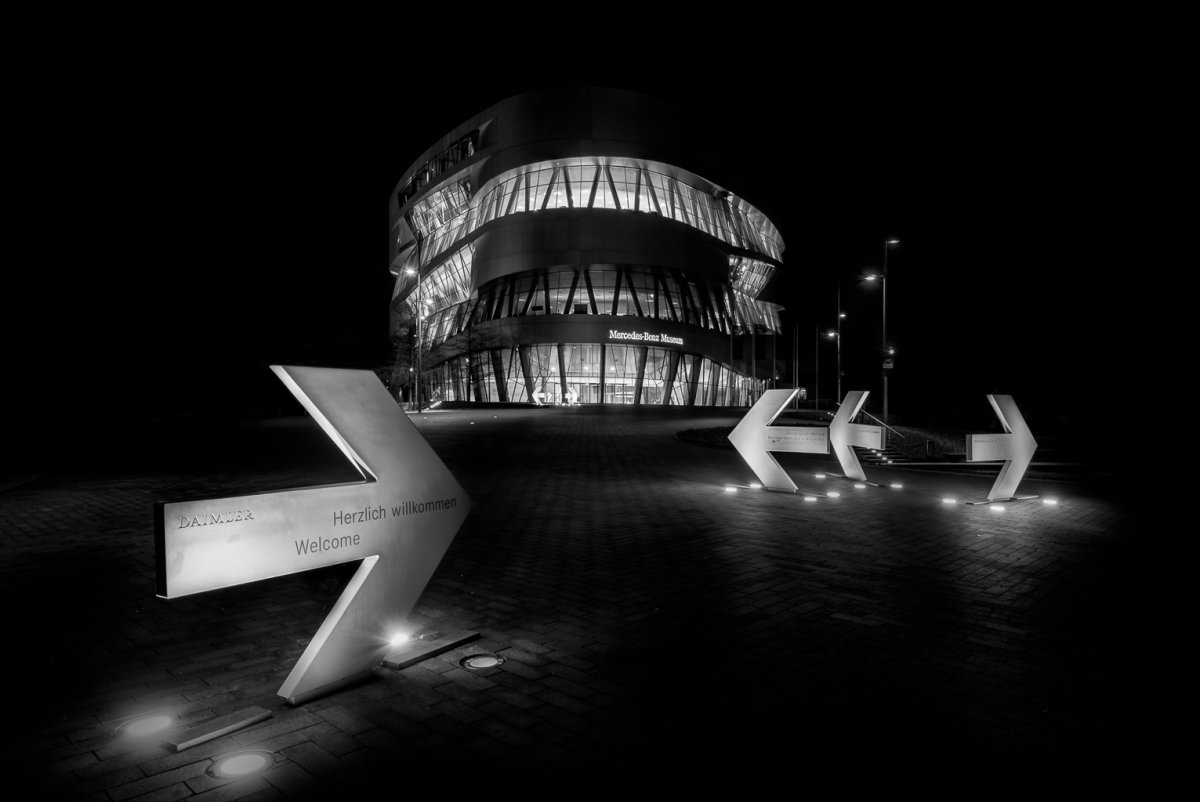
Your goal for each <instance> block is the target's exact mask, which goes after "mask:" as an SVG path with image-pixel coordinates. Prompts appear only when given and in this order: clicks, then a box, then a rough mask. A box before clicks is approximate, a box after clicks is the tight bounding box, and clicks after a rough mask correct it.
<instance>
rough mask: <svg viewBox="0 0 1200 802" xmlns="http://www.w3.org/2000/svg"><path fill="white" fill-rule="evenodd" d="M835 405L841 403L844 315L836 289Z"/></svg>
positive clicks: (838, 291) (839, 293)
mask: <svg viewBox="0 0 1200 802" xmlns="http://www.w3.org/2000/svg"><path fill="white" fill-rule="evenodd" d="M837 305H838V316H837V399H836V402H837V403H839V404H840V403H842V320H843V319H844V318H845V317H846V313H845V312H843V311H842V288H841V287H838V288H837Z"/></svg>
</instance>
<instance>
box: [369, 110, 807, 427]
mask: <svg viewBox="0 0 1200 802" xmlns="http://www.w3.org/2000/svg"><path fill="white" fill-rule="evenodd" d="M526 123H527V124H528V125H531V126H533V127H534V128H536V124H535V123H529V121H526ZM493 124H494V119H493V120H484V121H482V122H480V123H478V124H476V125H474V126H473V127H471V126H468V127H467V128H463V129H459V130H460V131H463V132H465V133H461V134H457V135H455V136H456V137H457V139H454V140H453V144H451V145H450V146H449V147H448V148H445V149H444V150H443V151H442V152H441V153H440V154H439V155H437V156H435V157H434V159H433V160H432V161H428V162H425V163H424V164H423V165H421V166H419V167H416V168H414V172H412V173H410V175H411V176H412V177H411V178H410V179H409V180H408V181H407V182H406V183H405V184H404V185H403V186H402V187H400V188H398V189H397V193H396V198H395V202H394V205H393V209H394V211H393V220H392V230H393V242H392V251H393V253H394V254H395V256H394V258H393V261H392V272H393V274H394V275H395V276H396V284H395V288H394V291H393V297H392V314H393V323H392V326H393V336H394V337H396V338H397V339H398V341H399V340H400V339H402V338H404V337H406V336H411V334H410V332H413V331H414V330H415V329H416V327H415V326H413V323H414V321H416V320H419V321H420V326H419V329H420V331H419V334H418V335H417V336H416V337H414V338H413V339H414V340H415V341H419V343H420V361H421V364H422V369H421V373H423V374H424V376H425V387H426V390H425V396H426V397H427V398H428V399H429V400H435V399H444V400H473V401H505V402H531V401H536V402H539V403H556V402H557V403H561V402H570V403H582V404H589V403H627V404H673V405H693V404H699V405H744V404H748V403H750V402H751V399H752V397H753V395H754V394H755V393H756V392H757V391H758V390H760V389H761V387H762V385H763V382H761V381H756V380H755V379H754V378H753V373H754V371H753V367H752V365H753V357H752V356H751V357H750V359H749V360H746V359H744V358H743V360H742V365H740V366H739V365H736V364H735V362H734V348H733V342H734V337H735V336H737V335H744V334H753V333H762V334H770V333H778V331H779V328H780V326H779V311H780V308H779V307H778V306H777V305H775V304H772V303H769V302H766V301H763V300H760V298H759V296H760V295H761V293H762V292H763V290H764V289H765V288H766V286H767V285H768V284H769V282H770V281H771V278H772V276H773V275H774V272H775V271H776V270H777V269H778V267H779V265H780V260H781V258H782V253H783V242H782V239H781V238H780V236H779V232H778V231H777V230H776V228H775V226H774V225H773V224H772V223H771V222H770V220H768V219H767V218H766V216H764V215H763V214H762V213H761V212H759V211H758V210H757V209H755V208H754V207H753V206H751V205H750V204H749V203H747V202H746V201H744V200H743V199H741V198H739V197H737V196H735V195H733V194H731V193H730V192H727V191H725V190H722V189H720V188H718V187H716V186H714V185H713V184H711V183H710V182H708V181H706V180H705V179H703V178H700V177H699V176H696V175H694V174H692V173H689V172H687V171H686V170H683V169H680V168H678V167H675V166H673V165H670V164H666V163H663V162H660V161H653V160H646V159H635V158H630V157H626V156H612V157H608V156H596V155H577V156H569V157H565V158H554V159H543V160H540V161H538V160H530V161H528V162H527V163H524V164H521V165H520V166H516V167H512V168H509V169H503V170H502V171H501V172H500V173H498V174H496V175H493V176H490V177H488V176H486V175H484V170H483V168H482V165H486V164H487V162H488V160H489V158H490V157H491V156H493V155H494V154H496V153H497V152H506V151H505V149H506V148H515V149H517V152H520V153H521V154H522V155H524V154H526V153H529V154H534V153H536V152H537V151H538V149H546V148H548V147H550V146H548V145H545V144H544V143H543V142H542V141H541V140H539V139H538V138H537V137H536V136H535V135H534V134H532V133H531V132H530V130H526V129H520V133H521V135H522V136H524V137H525V139H521V138H520V137H516V141H513V142H508V141H506V140H505V137H504V136H503V133H504V132H503V129H500V132H499V133H497V129H496V128H495V127H493ZM481 131H488V132H489V133H487V134H481V133H480V132H481ZM655 133H656V132H648V133H647V136H654V135H655ZM581 137H582V138H581V139H580V141H579V143H578V145H579V146H580V148H583V147H586V146H587V143H588V142H590V141H591V140H589V139H587V138H586V136H585V135H583V133H582V132H581ZM593 144H594V143H593ZM563 147H564V143H563V142H561V141H556V142H555V144H554V145H553V148H554V149H555V150H562V149H563ZM501 161H504V162H505V163H509V164H511V163H512V162H513V161H516V159H514V158H512V157H511V153H509V155H507V156H506V158H504V159H502V160H501ZM475 181H478V182H479V185H478V186H474V183H473V182H475ZM556 210H575V212H574V214H570V215H561V214H556V213H555V212H556ZM590 211H595V212H596V215H595V217H594V218H593V217H591V216H590V215H589V212H590ZM613 215H616V216H615V217H614V216H613ZM623 215H629V216H630V217H629V218H628V220H629V223H628V224H626V223H621V222H620V221H621V220H622V219H625V218H623V217H622V216H623ZM635 215H636V216H637V217H634V216H635ZM593 220H594V221H595V222H592V221H593ZM638 221H643V222H638ZM679 225H682V226H686V227H687V228H686V229H681V228H678V226H679ZM673 226H674V227H675V228H671V227H673ZM659 227H661V236H659V231H660V228H659ZM493 231H494V232H497V233H496V234H489V232H493ZM687 231H690V232H692V233H691V234H688V235H687V237H691V238H692V240H688V239H687V237H683V235H682V234H681V233H680V232H687ZM497 237H499V239H497ZM681 237H682V238H681ZM485 240H486V241H487V242H489V243H491V244H490V245H487V246H484V245H483V244H482V243H483V242H484V241H485ZM664 243H666V244H664ZM664 247H665V248H668V249H670V248H680V249H682V250H679V251H678V252H676V251H674V250H669V251H666V252H664V251H663V250H662V249H663V248H664ZM689 249H690V250H689ZM693 250H694V251H695V252H694V253H693ZM485 252H486V255H485ZM589 257H590V258H589ZM714 258H715V259H716V261H713V260H714ZM604 259H610V260H613V261H601V260H604ZM691 259H699V260H700V261H699V262H696V263H695V264H693V263H692V262H691V261H690V260H691ZM477 260H482V261H481V262H479V263H477ZM563 262H565V263H563ZM724 265H727V267H725V266H724ZM481 276H485V277H486V278H484V279H481V278H480V277H481ZM630 319H639V320H640V321H642V322H639V323H638V324H637V326H638V327H639V329H638V330H637V331H636V332H634V334H633V335H630V334H629V332H628V331H625V330H621V331H618V330H617V329H613V330H612V331H607V329H606V327H609V326H616V327H617V328H620V327H622V326H624V327H626V329H627V328H628V323H622V322H621V321H623V320H624V321H629V320H630ZM584 332H586V333H587V338H585V339H591V340H592V341H591V342H580V341H579V340H580V337H579V335H580V334H581V333H584ZM606 332H607V333H606ZM627 336H630V337H634V338H636V339H638V340H639V342H646V343H662V344H665V346H663V347H659V346H658V345H644V344H632V343H631V344H624V343H623V342H621V341H620V338H622V337H627ZM614 337H615V338H616V339H615V340H614ZM597 340H602V341H597ZM414 345H415V343H414ZM739 350H740V349H739ZM738 367H741V370H740V371H739V370H737V369H736V368H738ZM746 373H750V374H751V375H750V376H746V375H745V374H746ZM394 378H397V379H400V380H401V381H400V383H404V382H403V379H404V378H405V377H404V376H403V375H402V374H400V373H397V375H396V376H395V377H394Z"/></svg>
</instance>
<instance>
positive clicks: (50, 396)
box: [5, 66, 1146, 454]
mask: <svg viewBox="0 0 1200 802" xmlns="http://www.w3.org/2000/svg"><path fill="white" fill-rule="evenodd" d="M715 72H717V73H721V72H722V71H719V70H718V71H715ZM725 74H726V77H725V78H723V79H719V80H718V82H717V83H715V84H714V83H709V84H706V85H704V86H699V85H697V82H695V81H691V80H688V81H684V80H679V81H676V82H666V83H665V82H663V81H661V80H660V81H657V82H654V83H651V82H649V81H647V80H645V79H630V78H628V77H625V76H622V75H613V74H608V73H605V72H601V71H599V70H595V69H592V70H571V69H569V68H563V69H558V70H555V71H554V73H553V75H552V76H550V77H547V74H546V73H545V72H541V73H537V72H533V71H530V72H529V73H511V74H493V75H491V77H489V78H488V79H486V80H480V79H479V78H478V75H476V77H475V78H474V80H472V81H455V80H453V79H451V78H449V77H447V78H445V80H439V81H438V82H437V83H436V86H434V85H430V86H429V87H428V90H429V91H427V92H426V91H420V92H418V91H416V90H417V89H419V88H420V87H418V86H415V85H411V84H408V83H406V82H404V81H400V80H395V81H389V80H385V78H386V76H380V75H378V74H374V75H373V76H371V77H370V78H365V77H364V79H363V80H352V79H350V78H347V77H346V76H332V75H325V74H323V73H321V72H318V71H311V70H310V71H306V72H304V73H302V74H300V73H293V72H288V71H287V70H285V69H264V70H261V71H251V72H247V73H245V74H240V75H238V77H237V78H236V79H235V78H233V77H225V76H222V77H215V76H209V75H205V74H204V73H203V72H202V71H198V72H197V73H195V74H193V75H189V77H188V79H187V80H182V81H178V82H174V83H171V84H170V90H169V91H166V90H164V89H163V88H162V86H156V87H153V88H152V87H150V86H149V85H146V84H142V83H138V82H136V81H120V80H114V81H112V82H105V81H99V83H98V85H94V86H86V87H84V88H83V89H79V90H77V93H76V94H74V95H71V96H68V97H66V98H63V99H61V100H62V102H63V103H64V104H67V105H70V110H69V113H68V114H66V115H65V116H63V119H64V120H66V119H69V120H71V121H72V122H73V127H69V126H58V127H50V128H47V129H46V130H45V132H44V138H45V139H46V140H47V141H46V142H42V143H40V144H41V145H43V146H44V145H46V144H50V146H51V148H50V149H52V150H55V151H59V152H70V153H71V158H70V164H71V165H72V166H71V167H70V168H66V169H63V168H58V169H57V171H56V172H55V173H54V174H53V175H51V174H50V173H47V174H46V178H45V180H44V181H41V182H39V181H37V180H36V177H35V184H36V185H37V188H36V189H35V190H34V191H32V192H31V194H30V198H31V200H30V204H31V206H32V207H35V208H37V209H40V210H43V211H45V212H46V213H47V214H46V216H47V217H48V218H49V219H51V220H52V221H53V222H52V223H51V224H50V226H49V230H47V231H46V232H45V233H39V236H40V238H41V242H40V246H41V247H40V249H39V254H40V256H39V257H38V258H36V259H35V260H34V262H33V263H32V264H31V265H29V267H28V270H27V273H28V278H29V282H28V283H26V284H25V285H24V288H23V289H21V288H18V290H17V291H15V292H14V293H13V295H12V299H13V300H11V301H10V304H11V305H12V306H13V307H20V308H17V309H15V310H13V311H12V312H11V313H10V315H9V318H8V320H7V321H6V324H7V325H6V328H11V330H10V331H8V332H6V340H7V343H8V345H7V347H8V348H9V349H10V353H9V362H10V365H12V364H15V365H16V374H17V375H20V376H21V377H22V378H23V381H22V382H20V383H19V384H14V385H13V386H11V387H10V389H9V390H8V391H7V395H6V399H5V404H6V406H7V407H8V408H9V410H10V411H9V415H10V420H11V419H14V418H13V414H14V413H15V415H16V418H15V419H17V420H20V421H22V423H21V424H20V425H18V426H16V427H14V428H16V429H17V430H18V431H17V432H16V441H17V447H16V448H13V449H11V450H10V452H9V453H10V454H21V453H22V450H21V448H20V446H21V445H22V444H24V445H25V446H28V444H29V442H31V441H41V440H42V439H43V438H42V433H46V434H47V435H48V436H49V438H50V439H51V440H53V441H55V442H56V443H58V444H59V445H62V444H68V445H69V444H70V443H71V442H72V438H74V437H76V436H79V435H80V433H83V432H89V431H92V432H94V431H97V430H102V429H105V428H111V427H114V426H119V425H122V424H124V423H126V422H136V421H144V420H153V419H156V418H161V417H163V416H179V415H198V416H207V415H227V416H238V415H254V414H264V413H270V412H272V411H273V410H275V411H278V410H279V409H280V408H279V406H278V405H279V403H280V399H283V401H284V402H286V401H287V400H288V399H287V397H286V392H284V391H283V390H282V388H281V387H278V386H277V384H278V383H277V381H276V380H275V378H274V377H273V375H272V374H271V373H270V371H269V370H268V369H267V367H266V366H267V365H269V364H272V363H275V362H284V363H288V362H293V363H298V364H317V365H321V364H324V365H330V366H349V367H366V368H369V367H375V366H377V365H380V364H382V363H383V362H385V361H386V360H387V359H388V355H389V350H390V349H389V344H388V338H387V319H388V314H387V309H388V301H389V296H390V289H391V283H392V282H391V276H390V275H389V273H388V269H387V268H388V261H387V235H388V221H387V203H388V195H389V193H390V191H391V190H392V188H393V187H394V185H395V184H396V183H397V181H398V180H399V179H400V177H401V175H402V173H403V172H404V170H405V169H406V168H407V167H408V166H409V164H411V163H412V162H413V161H414V160H415V159H416V158H417V157H418V156H419V155H420V154H421V153H422V152H423V151H424V150H425V149H426V148H427V147H429V146H430V145H432V144H433V143H434V142H435V141H436V140H437V139H438V138H439V137H440V136H442V135H443V134H445V133H446V132H447V131H449V130H450V129H451V128H452V127H454V126H455V125H457V124H459V123H461V122H463V121H464V120H465V119H467V118H468V117H469V116H471V115H472V114H474V113H475V112H477V111H479V110H481V109H482V108H484V107H485V106H487V105H488V104H490V103H493V102H496V101H499V100H501V99H503V98H505V97H508V96H510V95H512V94H515V93H517V92H519V91H523V90H526V89H534V88H540V87H546V86H555V85H569V84H591V85H607V86H616V87H625V88H632V89H638V90H642V91H647V92H651V93H655V94H658V95H661V96H663V97H665V98H667V99H670V100H672V101H677V102H680V103H683V104H687V105H688V106H689V107H690V108H694V109H696V113H697V118H696V119H697V120H698V123H697V126H696V139H695V141H694V142H691V143H688V144H689V146H690V147H691V148H693V149H694V152H696V153H697V154H700V157H699V158H700V159H701V160H702V161H703V162H704V164H703V168H704V169H699V168H700V165H695V166H693V165H689V164H684V165H682V166H684V167H692V168H693V169H695V171H696V172H699V173H700V174H701V175H704V176H705V177H707V178H710V179H712V180H714V181H716V182H717V183H720V184H722V185H724V186H728V187H729V188H730V189H732V190H733V191H734V192H735V193H737V194H739V195H741V196H742V197H744V198H746V199H747V200H749V201H750V202H751V203H753V204H754V205H756V206H757V207H758V208H759V209H761V210H762V211H763V212H765V213H766V214H767V215H768V216H769V217H770V218H771V219H772V220H773V221H774V222H775V223H776V225H777V227H778V228H779V230H780V232H781V234H782V236H783V239H784V242H785V245H786V250H785V252H784V262H785V269H784V271H783V273H782V274H781V275H780V276H779V278H778V280H777V282H776V284H775V286H774V287H773V288H772V294H773V297H774V299H775V300H776V301H777V302H779V303H781V304H782V305H783V306H784V307H785V308H786V311H785V313H784V328H785V333H784V335H782V336H781V337H780V338H779V341H778V342H777V344H776V355H777V357H778V358H779V360H780V361H781V362H782V363H783V364H784V365H785V366H787V367H786V368H785V369H790V365H791V340H792V330H793V327H796V328H798V330H799V338H800V343H801V346H800V350H801V382H802V383H804V384H810V380H809V373H808V371H809V370H810V366H811V362H812V353H813V350H814V327H815V326H819V327H820V328H821V329H822V330H824V329H826V328H829V327H830V326H832V325H833V324H834V320H835V317H834V315H835V312H836V301H835V288H836V287H837V286H839V285H840V286H841V288H842V299H843V301H842V305H843V308H844V309H845V310H846V312H847V313H848V315H849V317H848V318H847V321H846V323H845V327H844V329H843V359H844V363H845V368H846V372H847V378H846V380H845V382H844V387H843V389H853V388H855V387H856V386H858V385H862V386H863V387H865V388H868V389H872V388H874V387H875V386H876V385H875V382H876V381H877V378H876V377H877V373H878V371H877V369H876V367H877V364H878V363H877V361H876V360H877V351H876V350H875V349H876V346H877V345H878V337H879V328H878V327H879V316H880V306H879V290H878V288H877V287H876V288H869V285H868V286H867V287H864V286H863V285H862V283H861V282H860V281H859V280H858V279H857V278H856V277H857V276H859V275H861V274H862V273H863V272H866V271H867V270H870V269H875V268H877V267H878V266H879V263H880V261H881V258H882V249H883V242H884V239H885V238H886V237H889V236H890V237H898V238H899V239H901V240H902V245H901V247H900V248H899V249H896V250H894V251H892V252H891V255H890V256H889V263H888V267H889V274H890V276H891V278H890V281H889V285H888V317H889V323H888V327H889V331H890V333H891V335H892V339H893V340H894V342H895V343H896V345H897V347H898V348H899V354H898V357H897V370H896V372H895V373H894V376H893V379H892V407H893V411H894V413H900V414H903V413H905V412H912V413H915V412H917V411H918V410H924V409H927V408H932V407H936V406H938V405H943V406H945V407H947V408H949V407H951V406H955V405H961V403H964V402H963V399H968V400H967V403H970V404H976V405H979V407H980V408H981V409H986V402H985V401H984V400H983V399H982V396H981V395H979V394H981V393H986V392H1011V393H1013V394H1014V395H1016V396H1017V400H1018V402H1019V403H1023V404H1026V403H1027V404H1029V406H1030V407H1031V408H1033V407H1037V408H1038V409H1039V411H1041V410H1044V412H1043V413H1042V414H1047V415H1053V416H1057V417H1072V418H1073V419H1076V418H1078V416H1079V415H1080V414H1084V413H1081V412H1080V410H1081V409H1088V408H1095V406H1096V404H1095V402H1094V400H1093V401H1089V400H1088V399H1087V398H1085V397H1084V396H1083V394H1084V393H1093V392H1098V393H1101V394H1102V395H1101V396H1100V397H1102V398H1107V397H1114V396H1119V397H1134V396H1136V395H1138V394H1140V393H1141V392H1143V390H1142V389H1140V388H1143V387H1145V386H1146V382H1145V381H1144V380H1143V379H1141V378H1139V377H1138V376H1137V375H1136V374H1137V371H1136V369H1135V365H1134V364H1133V363H1132V362H1131V361H1130V357H1131V355H1132V342H1133V340H1134V337H1133V336H1131V331H1130V329H1131V325H1130V322H1129V321H1130V317H1131V314H1135V312H1136V308H1137V307H1136V304H1137V298H1136V295H1135V294H1134V293H1135V292H1136V289H1137V288H1136V287H1133V288H1131V287H1129V286H1128V284H1126V285H1124V286H1120V287H1117V286H1114V279H1113V277H1114V275H1120V273H1131V272H1135V271H1137V270H1139V269H1141V268H1139V267H1138V266H1136V265H1133V266H1130V265H1128V262H1127V259H1126V257H1125V255H1124V253H1125V250H1124V245H1122V244H1119V243H1120V241H1121V240H1122V239H1123V238H1122V233H1121V232H1122V220H1121V218H1120V216H1119V214H1118V212H1117V211H1116V208H1117V207H1116V204H1115V203H1114V200H1115V199H1118V198H1120V197H1121V195H1122V193H1123V186H1122V183H1123V181H1124V179H1125V176H1124V175H1123V174H1122V173H1121V172H1120V169H1119V168H1117V167H1115V164H1116V160H1115V159H1114V158H1113V154H1114V152H1116V150H1117V149H1118V148H1119V147H1120V141H1119V140H1120V134H1119V131H1118V129H1117V128H1116V127H1115V125H1114V123H1115V122H1116V121H1115V119H1114V117H1115V113H1114V112H1113V111H1112V107H1111V103H1108V102H1106V98H1105V92H1106V91H1107V89H1106V82H1105V80H1104V79H1103V76H1099V75H1096V74H1093V75H1091V76H1082V77H1081V75H1080V74H1079V73H1076V72H1073V71H1067V70H1063V71H1054V72H1046V71H1038V70H1035V69H1027V70H1024V71H1023V72H1021V73H1016V72H1013V71H1011V70H1010V69H1008V68H1005V67H1002V66H1001V67H992V66H988V67H979V68H971V69H950V68H946V67H938V68H930V69H928V70H884V71H878V72H873V71H869V70H865V69H864V70H863V71H862V72H861V73H856V74H849V73H846V74H841V73H838V74H837V77H836V78H833V77H831V75H832V74H833V73H813V72H809V71H801V70H799V69H797V70H796V71H795V72H794V73H790V72H789V71H788V69H787V68H780V69H776V70H773V71H770V72H769V74H765V75H764V76H762V77H759V78H758V79H756V80H748V79H746V78H744V77H738V75H737V73H735V72H734V71H729V72H727V73H725ZM72 104H73V105H72ZM60 111H61V109H60ZM40 135H41V134H40V133H39V134H35V138H36V137H37V136H40ZM31 166H32V167H33V169H34V172H35V174H36V173H37V170H38V169H39V168H38V163H37V162H36V159H32V158H31ZM14 269H15V267H14ZM20 269H22V270H23V269H24V268H20ZM1114 271H1120V273H1115V272H1114ZM10 272H11V271H10ZM10 280H11V276H10ZM18 299H23V300H18ZM14 324H15V325H14ZM821 349H822V350H821V360H822V368H823V374H824V375H823V377H822V384H823V385H825V384H826V383H827V382H828V383H832V379H833V375H832V372H831V370H832V369H831V365H832V360H833V354H834V351H833V349H832V347H831V346H827V345H823V346H821ZM828 394H829V393H828V390H827V389H826V387H825V386H823V387H822V395H828ZM26 450H28V449H26Z"/></svg>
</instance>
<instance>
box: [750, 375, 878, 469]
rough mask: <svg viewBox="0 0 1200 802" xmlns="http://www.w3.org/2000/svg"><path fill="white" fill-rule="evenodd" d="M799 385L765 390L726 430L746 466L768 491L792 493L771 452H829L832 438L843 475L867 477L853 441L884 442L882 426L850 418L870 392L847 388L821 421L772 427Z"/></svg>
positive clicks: (858, 443) (875, 444)
mask: <svg viewBox="0 0 1200 802" xmlns="http://www.w3.org/2000/svg"><path fill="white" fill-rule="evenodd" d="M798 392H800V391H799V390H767V391H766V392H764V393H763V394H762V397H761V398H760V399H758V403H756V404H755V405H754V406H753V407H751V408H750V411H749V412H747V413H746V417H744V418H742V420H741V421H740V422H739V423H738V425H737V426H736V427H735V428H734V430H733V431H732V432H730V433H729V441H730V442H731V443H733V447H734V448H736V449H737V452H738V453H739V454H741V455H742V459H744V460H746V464H748V465H749V466H750V470H752V471H754V475H755V476H757V477H758V480H759V481H760V482H762V484H763V487H765V488H767V489H768V490H778V491H781V492H784V493H795V492H796V483H795V482H793V481H792V480H791V477H789V476H788V475H787V472H786V471H784V470H783V468H781V467H780V465H779V463H778V462H776V460H775V458H774V457H772V456H771V454H770V452H772V451H788V452H792V453H801V454H828V453H829V446H830V444H831V443H832V444H833V449H834V454H835V455H836V456H837V459H838V463H840V464H841V466H842V470H843V471H845V473H846V476H847V477H848V478H850V479H854V480H856V481H859V482H865V481H866V476H865V475H864V474H863V470H862V465H860V464H859V462H858V457H857V456H856V455H855V454H854V450H853V449H852V448H851V446H861V447H863V448H882V447H883V427H881V426H868V425H865V424H858V423H851V422H850V421H851V419H852V418H853V417H854V416H855V415H857V414H858V413H859V410H861V409H862V405H863V404H864V403H865V402H866V400H867V395H868V394H869V391H867V390H852V391H851V392H849V393H846V398H845V400H844V401H842V405H841V407H840V408H839V409H838V413H837V415H836V416H834V419H833V420H832V421H831V422H830V424H829V426H828V428H826V427H824V426H772V425H771V424H772V423H774V422H775V419H776V418H777V417H779V413H780V412H783V409H784V407H786V406H787V405H788V403H789V402H791V400H792V399H793V398H794V397H795V396H796V393H798Z"/></svg>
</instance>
